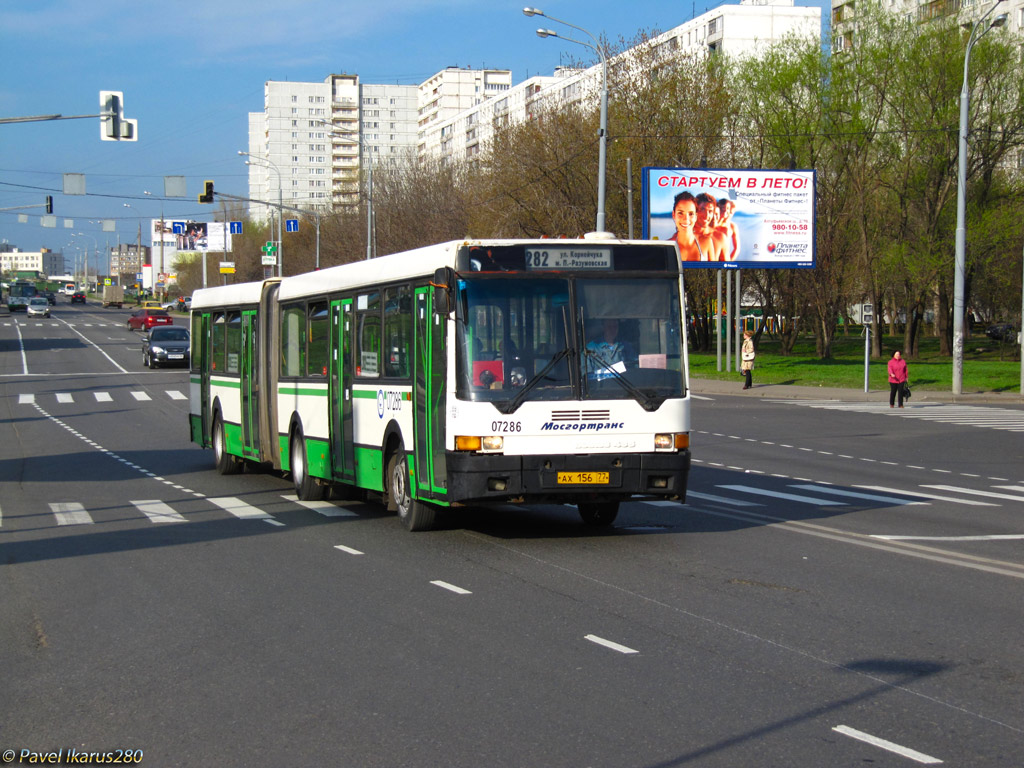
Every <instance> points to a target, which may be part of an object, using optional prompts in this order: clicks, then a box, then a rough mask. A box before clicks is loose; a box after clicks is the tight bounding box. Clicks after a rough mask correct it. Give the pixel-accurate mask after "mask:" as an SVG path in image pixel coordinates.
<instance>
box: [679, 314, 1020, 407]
mask: <svg viewBox="0 0 1024 768" xmlns="http://www.w3.org/2000/svg"><path fill="white" fill-rule="evenodd" d="M902 345H903V336H902V335H899V336H883V338H882V350H883V353H882V357H881V358H872V359H871V363H870V366H869V371H870V372H869V379H868V386H869V388H870V389H872V390H888V388H889V375H888V372H887V369H886V364H887V363H888V361H889V358H891V357H892V353H893V352H894V351H895V350H897V349H901V348H902ZM779 347H780V345H779V342H778V341H776V340H775V339H773V338H772V337H770V336H769V335H768V334H763V335H762V336H761V341H760V344H759V345H758V350H757V360H756V362H755V364H754V380H755V381H756V382H757V383H759V384H797V385H801V386H808V387H845V388H849V389H861V390H862V389H863V388H864V338H863V337H862V336H860V335H859V329H858V331H857V332H856V335H854V332H853V331H852V330H851V335H850V336H845V337H844V336H842V335H838V336H837V337H836V340H835V343H834V345H833V357H832V359H831V360H820V359H818V358H817V356H816V354H815V351H814V338H813V337H810V336H808V337H801V338H800V340H799V341H798V342H797V344H796V347H795V348H794V350H793V353H792V354H791V355H790V356H788V357H783V356H782V355H780V354H779ZM919 347H920V355H919V356H918V357H917V358H909V359H908V360H907V369H908V371H909V374H910V384H911V386H912V387H915V388H917V387H920V388H921V389H923V390H938V391H946V392H948V391H950V390H951V389H952V386H953V360H952V358H951V357H943V356H942V355H940V354H939V340H938V339H937V338H935V337H933V336H925V337H923V338H922V339H921V340H920V342H919ZM1019 349H1020V348H1019V347H1017V346H1016V344H1011V343H1005V342H1004V343H1000V342H998V341H993V340H992V339H989V338H988V337H987V336H985V333H984V331H983V330H980V331H975V332H974V334H973V335H972V336H971V337H970V338H967V339H965V341H964V369H963V391H964V392H1019V391H1020V360H1019V355H1020V352H1019ZM735 355H736V350H735V347H734V348H733V363H734V365H733V370H732V371H731V372H730V373H726V372H725V370H724V368H725V342H724V340H723V342H722V368H723V370H722V371H721V372H719V371H718V370H717V369H716V355H715V351H714V350H712V351H711V352H710V353H704V352H698V353H693V352H691V353H690V374H691V375H692V376H693V377H694V378H698V379H721V380H738V379H739V377H740V374H739V373H738V372H737V371H736V370H735ZM1000 357H1002V359H1000Z"/></svg>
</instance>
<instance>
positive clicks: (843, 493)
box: [789, 485, 928, 505]
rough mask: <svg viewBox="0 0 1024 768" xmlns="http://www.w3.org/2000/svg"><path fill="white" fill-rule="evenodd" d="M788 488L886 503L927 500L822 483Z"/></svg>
mask: <svg viewBox="0 0 1024 768" xmlns="http://www.w3.org/2000/svg"><path fill="white" fill-rule="evenodd" d="M789 487H790V488H798V489H800V490H802V491H817V492H818V493H830V494H832V495H833V496H845V497H848V498H851V499H864V500H865V501H881V502H885V503H887V504H909V505H915V504H924V505H927V504H928V502H927V501H908V500H907V499H898V498H896V497H895V496H877V495H875V494H873V493H857V492H856V491H844V490H842V489H841V488H830V487H828V486H823V485H791V486H789Z"/></svg>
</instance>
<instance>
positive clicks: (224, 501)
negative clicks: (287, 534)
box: [209, 496, 282, 525]
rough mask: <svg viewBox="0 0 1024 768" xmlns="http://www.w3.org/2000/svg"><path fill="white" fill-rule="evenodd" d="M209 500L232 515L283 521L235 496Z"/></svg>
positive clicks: (248, 518)
mask: <svg viewBox="0 0 1024 768" xmlns="http://www.w3.org/2000/svg"><path fill="white" fill-rule="evenodd" d="M209 501H210V502H211V503H212V504H216V505H217V506H218V507H220V508H221V509H223V510H224V511H225V512H230V513H231V514H232V515H234V516H235V517H238V518H241V519H242V520H264V521H266V522H270V523H273V524H275V525H282V523H279V522H278V521H277V520H274V518H272V517H271V516H270V515H268V514H267V513H266V512H264V511H263V510H262V509H258V508H257V507H254V506H252V505H251V504H247V503H246V502H244V501H242V500H241V499H238V498H235V497H234V496H225V497H222V498H216V499H210V500H209Z"/></svg>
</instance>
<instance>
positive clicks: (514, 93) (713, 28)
mask: <svg viewBox="0 0 1024 768" xmlns="http://www.w3.org/2000/svg"><path fill="white" fill-rule="evenodd" d="M1021 1H1022V2H1024V0H1021ZM788 35H797V36H802V37H815V38H818V39H820V36H821V10H820V9H819V8H817V7H813V8H804V7H798V6H795V5H794V4H793V0H742V2H741V3H740V4H739V5H722V6H719V7H717V8H714V9H712V10H710V11H708V12H706V13H703V14H701V15H700V16H697V17H695V18H693V19H691V20H690V21H687V22H685V23H683V24H680V25H679V26H677V27H674V28H673V29H670V30H669V31H668V32H664V33H662V34H660V35H658V36H656V37H654V38H652V39H651V40H650V41H649V42H648V43H646V44H645V45H647V46H650V47H651V48H653V50H654V55H655V57H656V59H666V58H672V57H676V56H683V55H687V54H690V53H694V52H699V51H708V52H712V53H725V54H728V55H729V56H733V57H742V56H745V55H751V54H754V53H757V52H759V51H762V50H764V49H765V48H767V47H769V46H771V45H773V44H774V43H776V42H778V41H779V40H781V39H783V38H784V37H786V36H788ZM555 42H557V41H555ZM553 44H554V42H553ZM635 55H636V53H635V51H626V52H624V53H622V54H620V55H619V56H617V57H615V58H613V59H611V60H610V61H609V67H610V68H613V67H615V66H617V65H619V64H627V63H628V61H629V58H630V57H631V56H635ZM601 71H602V68H601V65H599V64H598V65H595V66H592V67H589V68H587V69H583V70H573V69H560V70H558V71H556V72H555V74H554V75H553V76H550V77H533V78H530V79H529V80H527V81H525V82H523V83H519V84H518V85H515V86H513V87H511V88H510V89H508V91H507V92H506V93H505V94H503V95H500V96H496V97H495V98H491V99H488V100H487V101H484V102H482V103H480V104H479V105H477V106H474V107H470V108H468V109H466V110H464V111H462V112H460V113H458V114H457V115H454V116H452V117H449V118H448V119H447V120H445V119H437V120H434V121H432V122H429V123H423V122H422V121H421V125H420V137H419V147H420V155H421V156H423V157H435V158H440V159H442V160H450V161H453V162H455V161H460V160H466V159H469V158H472V157H473V156H474V155H475V154H477V153H478V152H480V151H481V148H482V147H484V146H486V145H487V142H488V141H489V140H490V139H492V138H493V135H494V128H495V127H496V126H501V125H507V124H509V122H512V123H514V122H519V121H523V120H529V119H532V117H533V116H534V114H535V113H536V112H537V110H539V109H542V108H543V109H561V108H564V107H567V106H570V105H572V104H579V103H583V102H586V103H588V104H594V105H596V104H597V103H598V98H599V96H600V89H601ZM421 89H422V87H421Z"/></svg>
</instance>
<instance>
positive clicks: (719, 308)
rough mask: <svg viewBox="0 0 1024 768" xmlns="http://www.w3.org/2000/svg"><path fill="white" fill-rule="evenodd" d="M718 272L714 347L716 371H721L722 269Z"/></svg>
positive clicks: (717, 270)
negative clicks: (715, 350)
mask: <svg viewBox="0 0 1024 768" xmlns="http://www.w3.org/2000/svg"><path fill="white" fill-rule="evenodd" d="M715 272H717V273H718V280H717V281H716V282H717V283H718V295H717V296H716V297H715V347H716V349H717V360H718V372H719V373H721V372H722V270H721V269H716V270H715Z"/></svg>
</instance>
